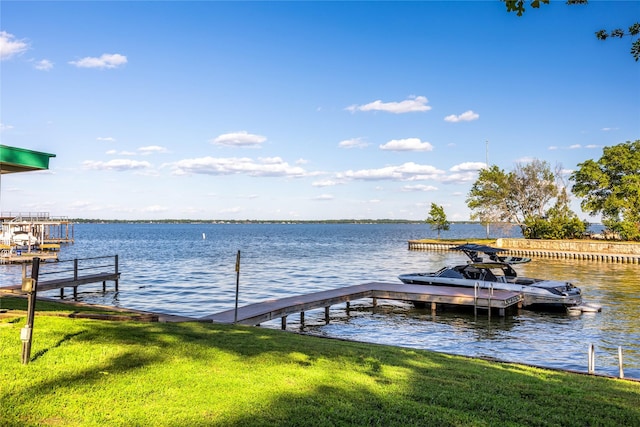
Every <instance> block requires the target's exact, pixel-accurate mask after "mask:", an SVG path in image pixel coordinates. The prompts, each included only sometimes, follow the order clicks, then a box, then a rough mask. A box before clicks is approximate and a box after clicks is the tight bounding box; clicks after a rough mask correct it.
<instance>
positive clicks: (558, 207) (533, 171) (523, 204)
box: [467, 159, 586, 238]
mask: <svg viewBox="0 0 640 427" xmlns="http://www.w3.org/2000/svg"><path fill="white" fill-rule="evenodd" d="M561 181H562V180H561V174H560V171H559V170H557V171H553V170H552V169H551V167H550V166H549V163H547V162H545V161H541V160H538V159H535V160H533V161H531V162H529V163H518V164H516V166H515V168H514V170H513V171H511V172H505V171H504V170H502V169H500V168H499V167H498V166H496V165H493V166H491V167H490V168H488V169H482V170H480V173H479V175H478V179H477V180H476V182H475V183H474V184H473V186H472V188H471V191H470V192H469V195H468V197H467V206H468V207H469V209H471V211H472V214H471V219H477V220H480V222H482V223H483V224H488V223H492V222H507V223H511V224H515V225H518V226H519V227H520V228H521V230H522V233H523V235H524V236H525V237H529V238H569V237H576V235H579V234H582V232H584V229H585V227H586V226H585V225H584V223H582V222H581V221H579V220H578V223H576V219H577V215H575V213H573V212H571V210H570V209H569V205H568V197H569V196H568V194H567V192H566V190H565V187H564V186H563V185H560V184H559V183H561ZM576 227H577V230H576V229H575V228H576Z"/></svg>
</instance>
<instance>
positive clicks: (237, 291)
mask: <svg viewBox="0 0 640 427" xmlns="http://www.w3.org/2000/svg"><path fill="white" fill-rule="evenodd" d="M239 294H240V250H239V249H238V254H237V255H236V307H235V310H234V312H233V324H234V325H235V324H236V323H238V296H239ZM285 322H286V320H285Z"/></svg>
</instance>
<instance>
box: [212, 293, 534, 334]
mask: <svg viewBox="0 0 640 427" xmlns="http://www.w3.org/2000/svg"><path fill="white" fill-rule="evenodd" d="M363 298H372V299H373V304H374V306H375V305H376V303H377V299H390V300H399V301H416V302H420V303H424V304H426V305H429V304H430V306H431V311H432V313H433V314H435V313H436V310H437V306H438V304H446V305H454V306H468V307H474V308H476V309H478V308H480V309H485V310H488V311H489V314H490V313H491V310H492V309H496V310H498V312H499V314H500V315H501V316H505V314H506V310H507V308H509V307H514V306H518V305H519V304H520V303H521V302H522V298H523V297H522V294H520V293H519V292H511V291H502V290H493V289H485V288H481V289H468V288H459V287H449V286H428V285H407V284H404V283H382V282H371V283H365V284H361V285H353V286H347V287H343V288H337V289H330V290H326V291H320V292H314V293H309V294H304V295H297V296H293V297H287V298H281V299H276V300H268V301H264V302H259V303H255V304H249V305H246V306H243V307H239V308H238V309H237V312H236V310H235V309H231V310H227V311H223V312H220V313H216V314H212V315H209V316H205V317H203V318H201V320H208V321H212V322H218V323H239V324H244V325H259V324H260V323H263V322H267V321H270V320H274V319H278V318H280V319H281V320H282V329H286V321H287V316H288V315H291V314H297V313H300V318H301V319H304V312H305V311H308V310H313V309H318V308H324V309H325V321H326V322H327V323H328V322H329V309H330V307H331V306H332V305H336V304H342V303H347V304H349V303H350V302H351V301H355V300H359V299H363ZM301 321H304V320H301Z"/></svg>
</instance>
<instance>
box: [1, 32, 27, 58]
mask: <svg viewBox="0 0 640 427" xmlns="http://www.w3.org/2000/svg"><path fill="white" fill-rule="evenodd" d="M28 49H29V44H28V43H27V42H25V41H24V40H17V39H16V37H15V36H14V35H13V34H9V33H7V32H6V31H0V60H4V59H9V58H11V57H13V56H15V55H19V54H21V53H23V52H25V51H27V50H28Z"/></svg>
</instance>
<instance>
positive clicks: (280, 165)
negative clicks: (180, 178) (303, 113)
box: [171, 157, 308, 178]
mask: <svg viewBox="0 0 640 427" xmlns="http://www.w3.org/2000/svg"><path fill="white" fill-rule="evenodd" d="M171 167H172V169H173V174H174V175H186V174H205V175H233V174H245V175H249V176H256V177H267V176H271V177H280V176H284V177H294V178H298V177H303V176H307V175H308V173H307V172H306V171H305V170H304V169H303V168H301V167H299V166H291V165H289V164H288V163H287V162H285V161H283V160H282V159H281V158H279V157H269V158H261V159H258V160H253V159H250V158H247V157H241V158H239V157H229V158H216V157H200V158H196V159H184V160H180V161H178V162H176V163H173V164H172V165H171Z"/></svg>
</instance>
